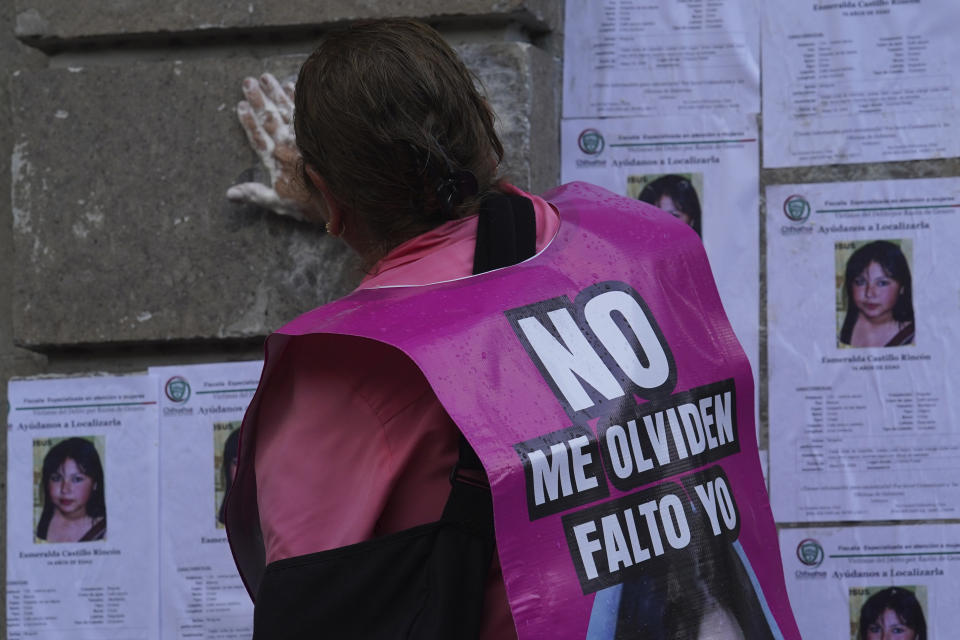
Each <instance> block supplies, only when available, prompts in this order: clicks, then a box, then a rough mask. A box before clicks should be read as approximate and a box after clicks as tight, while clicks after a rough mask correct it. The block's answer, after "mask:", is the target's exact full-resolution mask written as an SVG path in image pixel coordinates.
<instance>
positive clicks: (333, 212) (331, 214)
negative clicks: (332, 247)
mask: <svg viewBox="0 0 960 640" xmlns="http://www.w3.org/2000/svg"><path fill="white" fill-rule="evenodd" d="M304 170H305V171H306V172H307V178H308V179H309V180H310V182H311V183H312V184H313V186H314V187H316V188H317V191H319V192H320V195H322V196H323V203H324V205H325V207H324V209H325V212H326V214H327V215H326V217H327V220H326V222H327V233H329V234H330V235H332V236H339V235H342V234H343V229H344V227H343V211H342V210H341V209H340V205H338V204H337V200H336V198H334V197H333V193H332V192H331V191H330V187H328V186H327V181H326V180H324V179H323V176H321V175H320V174H319V173H318V172H317V170H316V169H314V168H313V167H311V166H310V165H309V164H305V165H304Z"/></svg>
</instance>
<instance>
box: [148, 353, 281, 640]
mask: <svg viewBox="0 0 960 640" xmlns="http://www.w3.org/2000/svg"><path fill="white" fill-rule="evenodd" d="M262 365H263V363H262V362H259V361H257V362H232V363H224V364H203V365H190V366H186V365H185V366H172V367H154V368H151V369H150V374H151V375H153V376H155V377H156V379H157V382H158V384H159V386H160V389H161V391H160V457H161V461H162V469H163V473H162V477H161V486H160V513H161V525H162V533H161V535H160V593H161V613H162V616H163V634H162V637H163V638H164V639H168V640H180V639H181V638H206V639H211V638H216V639H218V640H246V639H248V638H250V636H251V635H252V632H253V605H252V604H251V602H250V597H249V596H248V595H247V592H246V589H245V588H244V586H243V583H242V582H241V580H240V576H239V575H238V574H237V569H236V566H235V565H234V563H233V556H232V555H231V554H230V548H229V546H228V544H227V537H226V531H225V530H224V528H223V524H222V523H221V522H220V521H219V514H220V508H221V505H222V504H223V498H224V494H225V491H226V489H227V487H228V485H229V482H230V481H231V480H232V474H231V466H230V460H229V459H227V460H226V461H224V458H225V457H226V458H230V456H231V453H232V455H233V456H234V457H235V451H236V450H235V448H234V447H235V444H236V435H238V432H237V431H236V430H237V429H239V428H240V421H241V420H242V419H243V414H244V412H245V411H246V408H247V405H248V404H249V403H250V399H251V398H252V397H253V392H254V391H255V390H256V387H257V382H258V381H259V379H260V369H261V368H262ZM231 434H234V435H233V438H231Z"/></svg>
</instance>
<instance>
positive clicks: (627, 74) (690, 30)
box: [563, 0, 760, 118]
mask: <svg viewBox="0 0 960 640" xmlns="http://www.w3.org/2000/svg"><path fill="white" fill-rule="evenodd" d="M757 15H758V11H757V7H756V4H755V2H754V1H753V0H708V1H704V0H695V1H692V2H691V1H685V2H675V1H671V0H648V1H646V2H634V1H633V0H567V3H566V24H567V25H576V28H567V29H566V33H565V42H564V61H565V63H564V71H563V73H564V79H563V117H564V118H596V117H609V116H676V115H696V114H704V113H715V112H717V111H726V112H728V113H758V112H759V111H760V85H759V80H760V49H759V39H760V38H759V30H760V26H759V22H758V18H757Z"/></svg>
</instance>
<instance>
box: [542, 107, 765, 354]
mask: <svg viewBox="0 0 960 640" xmlns="http://www.w3.org/2000/svg"><path fill="white" fill-rule="evenodd" d="M757 144H758V143H757V127H756V120H755V118H754V117H753V116H716V115H713V116H700V117H689V118H677V117H674V118H657V119H656V120H644V119H640V118H607V119H594V120H580V119H578V120H565V121H564V122H563V125H562V132H561V153H562V158H563V164H562V175H561V182H571V181H574V180H582V181H584V182H590V183H592V184H596V185H599V186H601V187H605V188H606V189H609V190H610V191H613V192H614V193H618V194H620V195H624V196H627V197H628V198H631V199H635V200H639V201H641V202H646V203H649V204H652V205H654V206H655V207H658V208H660V209H662V210H664V211H666V212H668V213H670V214H672V215H673V216H674V217H675V218H677V219H678V220H680V221H682V222H683V223H684V224H686V225H687V226H689V227H690V228H691V229H693V230H694V231H695V232H696V233H697V235H698V236H700V238H701V240H702V241H703V245H704V248H705V249H706V251H707V256H708V258H709V260H710V267H711V269H712V270H713V274H714V277H715V279H716V283H717V288H718V289H719V291H720V299H721V300H722V301H723V306H724V309H725V310H726V312H727V315H728V317H729V319H730V324H732V325H733V330H734V332H735V333H736V334H737V337H738V338H739V339H740V343H741V344H742V345H743V348H744V350H745V351H746V352H747V356H748V358H749V359H750V364H751V366H752V367H753V369H754V371H758V370H759V369H758V365H759V348H760V347H759V332H758V324H759V323H758V317H759V313H760V312H759V307H760V301H759V296H760V292H759V289H760V271H759V270H760V266H759V264H760V256H759V253H760V249H759V246H760V241H759V237H760V228H759V227H760V223H759V197H758V194H757V183H758V180H759V167H758V160H757V158H758V150H757Z"/></svg>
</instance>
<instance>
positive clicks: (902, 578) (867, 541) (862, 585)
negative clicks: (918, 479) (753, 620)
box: [748, 523, 960, 640]
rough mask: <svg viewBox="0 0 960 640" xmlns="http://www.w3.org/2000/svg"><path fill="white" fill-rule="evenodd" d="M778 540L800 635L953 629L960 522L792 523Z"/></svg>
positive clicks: (914, 637) (898, 637)
mask: <svg viewBox="0 0 960 640" xmlns="http://www.w3.org/2000/svg"><path fill="white" fill-rule="evenodd" d="M779 540H780V556H781V558H782V559H783V569H784V577H785V578H786V582H787V591H788V593H789V595H790V606H791V608H792V609H793V612H794V615H795V617H796V619H797V625H798V626H799V627H800V635H801V636H802V637H803V638H839V639H841V640H930V639H931V638H934V639H937V638H953V637H954V636H955V635H956V629H957V628H958V627H960V608H958V607H957V588H958V585H960V525H958V524H949V523H936V524H915V525H897V526H894V525H872V524H871V525H860V526H843V527H789V528H781V529H780V531H779ZM748 637H749V636H748Z"/></svg>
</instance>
